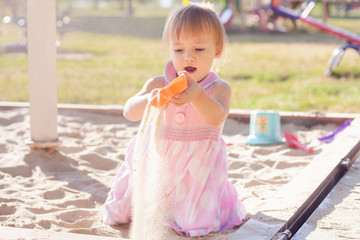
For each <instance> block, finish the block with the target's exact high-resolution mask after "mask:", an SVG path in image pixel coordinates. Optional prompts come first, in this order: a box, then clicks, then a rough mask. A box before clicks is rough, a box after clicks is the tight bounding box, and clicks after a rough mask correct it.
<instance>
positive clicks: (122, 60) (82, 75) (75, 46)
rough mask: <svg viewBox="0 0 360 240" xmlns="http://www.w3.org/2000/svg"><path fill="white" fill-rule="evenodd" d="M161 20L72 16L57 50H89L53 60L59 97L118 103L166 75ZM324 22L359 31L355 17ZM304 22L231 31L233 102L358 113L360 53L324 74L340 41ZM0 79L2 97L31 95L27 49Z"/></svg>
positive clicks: (3, 58)
mask: <svg viewBox="0 0 360 240" xmlns="http://www.w3.org/2000/svg"><path fill="white" fill-rule="evenodd" d="M139 11H140V10H139ZM141 11H144V10H143V9H142V10H141ZM141 11H140V12H141ZM164 21H165V13H163V12H160V14H159V15H156V14H154V13H153V12H152V13H151V15H150V16H148V17H144V16H142V17H137V18H128V17H121V16H116V15H115V14H112V15H111V16H110V17H104V16H103V15H101V14H99V13H97V18H95V17H92V16H90V17H89V16H85V15H84V13H83V12H81V13H79V14H77V15H76V14H75V17H74V18H73V22H75V23H76V26H75V27H76V29H77V31H76V32H72V33H69V34H67V35H65V38H64V41H63V45H62V46H61V47H60V49H59V52H63V53H69V52H72V53H76V54H78V55H79V54H80V53H91V54H92V55H91V56H90V57H86V58H84V59H63V58H59V59H58V60H57V84H58V99H59V102H60V103H74V104H100V105H107V104H110V105H123V104H124V103H125V101H126V100H127V99H128V98H129V97H131V96H132V95H134V94H135V93H136V92H137V91H139V90H140V88H141V87H142V85H143V84H144V82H145V81H146V80H147V79H148V78H150V77H152V76H155V75H159V74H162V73H163V67H164V64H165V63H166V61H167V60H168V54H167V51H166V49H164V47H163V46H162V44H161V40H160V36H161V31H162V28H163V23H164ZM329 22H330V23H331V22H335V23H336V24H337V25H338V26H348V27H349V28H351V29H352V30H353V31H354V29H355V30H357V31H358V32H357V33H358V34H359V33H360V32H359V29H358V28H357V26H358V25H359V22H360V20H359V18H357V19H356V18H349V19H344V18H334V19H330V20H329ZM335 23H334V24H335ZM305 27H306V26H300V28H301V29H300V31H297V32H290V33H286V34H261V33H258V32H253V33H250V32H238V31H237V32H232V33H229V44H228V47H227V50H228V51H227V54H226V58H225V59H223V60H224V64H223V65H222V66H221V67H220V72H219V75H220V76H221V77H222V78H223V79H225V80H227V81H228V82H229V83H230V85H231V87H232V91H233V97H232V101H231V107H232V108H239V109H263V110H267V109H273V110H282V111H303V112H307V111H320V112H347V113H351V112H359V109H360V101H359V100H358V99H359V95H360V84H359V80H360V68H359V63H360V58H359V55H358V54H357V53H356V52H355V51H351V50H348V51H347V52H346V53H345V55H344V57H343V59H342V61H341V64H340V66H339V67H338V68H337V69H336V70H335V71H334V73H333V75H332V76H328V77H327V76H324V75H323V72H324V71H325V69H326V66H327V62H328V60H329V58H330V56H331V53H332V51H333V50H334V49H335V48H336V47H339V46H340V45H342V44H343V43H344V41H342V40H341V39H338V38H336V37H333V36H330V35H327V34H324V33H319V32H316V31H314V30H309V31H308V29H306V28H305ZM356 28H357V29H356ZM7 42H9V36H8V35H7V36H6V37H4V38H3V37H1V38H0V45H2V44H5V43H7ZM0 85H1V86H2V87H1V88H0V101H28V76H27V58H26V55H22V54H1V55H0Z"/></svg>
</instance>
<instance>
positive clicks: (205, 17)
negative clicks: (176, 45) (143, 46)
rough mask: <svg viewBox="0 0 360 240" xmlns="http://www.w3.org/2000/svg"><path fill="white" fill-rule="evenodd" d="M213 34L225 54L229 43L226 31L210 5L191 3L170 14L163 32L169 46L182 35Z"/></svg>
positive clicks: (165, 41)
mask: <svg viewBox="0 0 360 240" xmlns="http://www.w3.org/2000/svg"><path fill="white" fill-rule="evenodd" d="M204 33H209V34H213V36H214V39H215V42H216V46H217V47H219V50H220V53H222V52H223V49H224V46H225V43H226V42H227V39H226V33H225V29H224V27H223V25H222V23H221V22H220V20H219V17H218V15H217V14H216V12H215V10H214V9H213V6H212V5H211V4H210V3H191V4H189V5H187V6H182V7H180V8H178V9H175V11H173V12H172V13H170V14H169V16H168V18H167V20H166V23H165V28H164V32H163V42H164V43H165V44H166V45H167V46H168V45H169V42H170V39H179V38H180V37H181V35H184V34H185V36H192V37H193V36H195V37H196V36H198V35H200V34H204Z"/></svg>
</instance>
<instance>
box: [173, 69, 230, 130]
mask: <svg viewBox="0 0 360 240" xmlns="http://www.w3.org/2000/svg"><path fill="white" fill-rule="evenodd" d="M185 75H186V77H187V79H188V84H189V87H188V89H187V90H186V91H184V92H183V93H180V94H178V95H176V96H175V97H174V98H173V99H171V102H172V103H174V104H175V105H177V106H181V105H183V104H186V103H189V102H191V104H192V105H193V106H194V108H195V109H196V111H197V113H198V114H199V115H200V117H201V119H202V120H203V121H204V122H205V123H207V124H208V125H210V126H218V125H219V124H220V123H222V122H223V121H225V119H226V118H227V116H228V115H229V109H230V98H231V87H230V85H229V84H228V83H226V82H224V81H221V82H218V83H216V84H215V86H214V87H213V89H212V93H211V96H209V95H208V94H207V93H206V92H205V91H204V90H203V89H202V88H201V87H200V86H199V84H198V83H197V82H196V81H194V80H193V79H192V78H191V76H190V74H189V73H187V72H185Z"/></svg>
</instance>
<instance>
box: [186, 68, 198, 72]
mask: <svg viewBox="0 0 360 240" xmlns="http://www.w3.org/2000/svg"><path fill="white" fill-rule="evenodd" d="M185 71H187V72H188V73H193V72H195V71H196V68H195V67H185Z"/></svg>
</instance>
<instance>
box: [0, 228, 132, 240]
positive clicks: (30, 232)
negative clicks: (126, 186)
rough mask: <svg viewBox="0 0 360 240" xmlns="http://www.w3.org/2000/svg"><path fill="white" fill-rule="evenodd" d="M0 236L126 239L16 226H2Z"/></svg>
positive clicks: (50, 239)
mask: <svg viewBox="0 0 360 240" xmlns="http://www.w3.org/2000/svg"><path fill="white" fill-rule="evenodd" d="M0 236H1V239H2V240H13V239H18V240H19V239H20V240H34V239H41V240H65V239H66V240H115V239H116V240H124V239H125V238H121V237H117V238H113V237H103V236H95V235H87V234H77V233H66V232H54V231H47V230H41V229H27V228H15V227H0Z"/></svg>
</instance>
